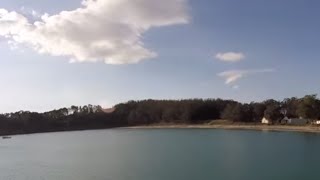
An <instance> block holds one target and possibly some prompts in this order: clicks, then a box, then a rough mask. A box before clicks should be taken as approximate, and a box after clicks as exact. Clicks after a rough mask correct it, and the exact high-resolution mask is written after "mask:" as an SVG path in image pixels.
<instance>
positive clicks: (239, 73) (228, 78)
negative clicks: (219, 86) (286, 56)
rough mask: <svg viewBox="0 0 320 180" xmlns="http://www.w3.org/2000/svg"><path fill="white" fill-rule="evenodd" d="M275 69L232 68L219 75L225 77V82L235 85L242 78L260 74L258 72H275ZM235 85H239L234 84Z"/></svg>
mask: <svg viewBox="0 0 320 180" xmlns="http://www.w3.org/2000/svg"><path fill="white" fill-rule="evenodd" d="M274 71H275V70H274V69H255V70H231V71H224V72H222V73H219V74H218V76H219V77H222V78H223V79H225V83H226V84H227V85H229V84H230V85H233V84H234V83H235V82H237V81H238V80H240V79H241V78H244V77H247V76H250V75H254V74H258V73H270V72H274ZM233 87H239V86H237V85H234V86H233Z"/></svg>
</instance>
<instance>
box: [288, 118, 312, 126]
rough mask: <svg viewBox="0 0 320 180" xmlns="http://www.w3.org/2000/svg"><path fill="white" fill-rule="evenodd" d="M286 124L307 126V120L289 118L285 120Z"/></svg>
mask: <svg viewBox="0 0 320 180" xmlns="http://www.w3.org/2000/svg"><path fill="white" fill-rule="evenodd" d="M287 124H290V125H306V124H308V120H307V119H302V118H291V119H288V120H287Z"/></svg>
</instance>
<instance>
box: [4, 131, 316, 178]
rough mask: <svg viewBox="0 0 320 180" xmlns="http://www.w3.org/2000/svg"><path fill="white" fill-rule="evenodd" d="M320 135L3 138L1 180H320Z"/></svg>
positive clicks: (99, 134)
mask: <svg viewBox="0 0 320 180" xmlns="http://www.w3.org/2000/svg"><path fill="white" fill-rule="evenodd" d="M319 153H320V135H316V134H303V133H288V132H260V131H230V130H201V129H199V130H196V129H189V130H183V129H180V130H174V129H171V130H161V129H157V130H135V129H131V130H130V129H113V130H100V131H82V132H81V131H79V132H63V133H47V134H35V135H22V136H14V137H13V138H12V139H7V140H2V139H1V140H0V179H1V180H208V179H216V180H229V179H230V180H234V179H237V180H250V179H252V180H270V179H272V180H301V179H303V180H309V179H310V180H313V179H314V180H319V179H320V173H319V168H320V161H319V160H320V157H319Z"/></svg>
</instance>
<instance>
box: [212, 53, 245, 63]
mask: <svg viewBox="0 0 320 180" xmlns="http://www.w3.org/2000/svg"><path fill="white" fill-rule="evenodd" d="M216 58H217V59H219V60H220V61H225V62H238V61H241V60H243V59H244V58H245V55H244V54H243V53H241V52H226V53H218V54H216Z"/></svg>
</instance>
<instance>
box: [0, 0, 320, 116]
mask: <svg viewBox="0 0 320 180" xmlns="http://www.w3.org/2000/svg"><path fill="white" fill-rule="evenodd" d="M319 9H320V2H319V1H317V0H309V1H304V0H281V1H278V0H268V1H265V0H241V1H238V0H162V1H158V0H136V1H132V0H84V1H82V0H68V1H65V2H63V3H57V2H53V1H51V0H42V1H38V0H1V1H0V54H1V56H0V82H1V83H2V85H1V88H0V112H12V111H19V110H30V111H39V112H43V111H48V110H52V109H56V108H60V107H67V106H71V105H85V104H99V105H102V106H104V107H111V106H113V105H115V104H117V103H120V102H126V101H128V100H141V99H185V98H223V99H235V100H238V101H241V102H251V101H262V100H265V99H269V98H274V99H278V100H281V99H283V98H286V97H293V96H296V97H301V96H304V95H306V94H319V92H320V84H319V82H320V81H319V80H318V77H320V71H319V70H318V67H320V61H319V52H320V36H319V32H320V21H319V17H320V11H319Z"/></svg>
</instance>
